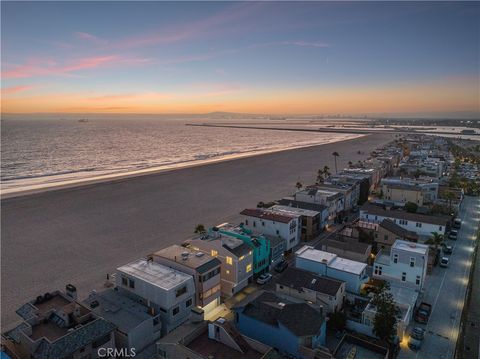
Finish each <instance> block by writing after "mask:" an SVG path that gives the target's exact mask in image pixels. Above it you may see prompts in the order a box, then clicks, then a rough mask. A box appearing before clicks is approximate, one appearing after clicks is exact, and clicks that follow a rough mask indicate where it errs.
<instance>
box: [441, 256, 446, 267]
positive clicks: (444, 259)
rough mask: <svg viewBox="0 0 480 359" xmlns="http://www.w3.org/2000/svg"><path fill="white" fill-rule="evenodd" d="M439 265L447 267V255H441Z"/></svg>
mask: <svg viewBox="0 0 480 359" xmlns="http://www.w3.org/2000/svg"><path fill="white" fill-rule="evenodd" d="M440 267H444V268H446V267H448V257H442V259H440Z"/></svg>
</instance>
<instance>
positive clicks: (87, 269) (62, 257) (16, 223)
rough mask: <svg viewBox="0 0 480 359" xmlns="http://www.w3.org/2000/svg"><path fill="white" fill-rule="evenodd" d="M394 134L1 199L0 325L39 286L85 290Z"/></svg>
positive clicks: (343, 163)
mask: <svg viewBox="0 0 480 359" xmlns="http://www.w3.org/2000/svg"><path fill="white" fill-rule="evenodd" d="M393 139H394V137H393V136H391V135H385V134H378V135H376V134H375V135H371V136H363V137H359V138H356V139H350V140H346V141H342V142H334V143H327V144H323V145H318V146H312V147H302V148H299V149H293V150H285V151H280V152H274V153H269V154H265V155H258V156H250V157H245V158H241V159H235V160H227V161H222V162H217V163H211V164H206V165H198V166H192V167H188V168H182V169H178V170H171V171H164V172H160V173H154V174H149V175H143V176H137V177H130V178H123V179H117V180H115V181H108V182H102V183H94V184H89V185H83V186H76V187H70V188H62V189H60V190H56V191H46V192H41V193H35V194H31V195H28V196H27V195H25V196H18V197H11V198H8V199H2V201H1V204H2V211H1V223H2V227H1V237H2V251H1V261H2V273H1V309H2V327H3V328H5V327H7V326H11V325H12V324H13V323H15V322H17V321H18V319H19V317H18V316H16V314H15V310H16V309H17V308H18V307H19V306H20V305H22V304H24V303H25V302H28V301H30V300H32V299H33V298H35V297H36V296H38V295H39V294H44V293H46V292H49V291H53V290H57V289H63V288H64V287H65V285H66V284H68V283H71V284H73V285H75V286H76V287H77V289H78V293H79V297H80V298H84V297H86V296H87V295H88V293H89V292H90V291H91V290H92V289H97V290H99V289H101V288H102V286H103V283H104V281H105V276H106V274H107V273H113V272H114V271H115V268H117V267H119V266H120V265H124V264H125V263H129V262H131V261H133V260H135V259H137V258H141V257H144V256H145V255H147V254H148V253H152V252H153V251H155V250H159V249H161V248H164V247H166V246H169V245H171V244H179V243H182V242H183V241H184V240H185V239H187V238H189V237H191V236H192V235H193V229H194V227H195V226H196V225H197V224H199V223H202V224H204V225H205V226H206V227H209V226H213V225H216V224H218V223H223V222H231V221H237V220H238V218H239V216H238V213H239V212H240V211H241V210H242V209H243V208H247V207H255V206H256V204H257V203H258V202H259V201H269V200H276V199H279V198H282V197H283V196H288V195H290V194H291V193H293V192H294V190H295V184H296V182H297V181H300V182H302V183H303V184H304V185H307V184H309V183H312V182H313V181H314V180H315V177H316V173H317V170H318V169H319V168H323V166H325V165H327V166H329V167H330V169H331V171H332V172H333V171H334V168H335V167H334V158H333V156H332V152H334V151H337V152H339V153H340V157H338V158H337V161H338V168H339V169H340V168H343V167H344V166H346V165H347V163H348V161H352V162H356V161H357V160H362V159H365V158H366V157H368V155H369V153H370V152H371V151H372V150H373V149H375V148H377V147H380V146H383V145H384V144H386V143H388V142H390V141H392V140H393ZM359 151H360V152H361V153H360V154H359V153H358V152H359Z"/></svg>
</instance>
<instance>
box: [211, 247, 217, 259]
mask: <svg viewBox="0 0 480 359" xmlns="http://www.w3.org/2000/svg"><path fill="white" fill-rule="evenodd" d="M211 254H212V257H216V256H218V251H216V250H215V249H212V252H211Z"/></svg>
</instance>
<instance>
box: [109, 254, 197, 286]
mask: <svg viewBox="0 0 480 359" xmlns="http://www.w3.org/2000/svg"><path fill="white" fill-rule="evenodd" d="M117 271H119V272H122V273H125V274H128V275H130V276H132V277H135V278H138V279H140V280H143V281H145V282H148V283H150V284H153V285H155V286H157V287H160V288H163V289H165V290H169V289H172V288H175V287H176V286H178V285H179V284H182V283H186V282H188V281H189V280H193V279H192V276H190V275H188V274H185V273H182V272H180V271H177V270H175V269H172V268H169V267H167V266H164V265H161V264H158V263H155V262H152V261H147V260H146V259H138V260H136V261H133V262H130V263H128V264H126V265H124V266H121V267H119V268H117Z"/></svg>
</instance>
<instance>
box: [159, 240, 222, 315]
mask: <svg viewBox="0 0 480 359" xmlns="http://www.w3.org/2000/svg"><path fill="white" fill-rule="evenodd" d="M150 258H152V260H153V261H154V262H155V263H159V264H162V265H165V266H167V267H170V268H173V269H176V270H178V271H180V272H183V273H186V274H189V275H191V276H192V277H193V280H194V282H195V305H196V306H198V307H200V308H202V309H203V310H204V312H205V314H206V315H208V313H209V312H210V311H212V310H213V309H215V308H216V307H217V306H219V305H220V290H221V284H220V283H221V280H220V271H221V264H222V262H220V260H219V259H218V258H216V257H212V256H211V255H210V254H208V253H204V252H199V251H195V250H193V249H192V248H185V247H182V246H179V245H177V244H174V245H171V246H169V247H166V248H163V249H161V250H159V251H157V252H155V253H152V254H151V255H150Z"/></svg>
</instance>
